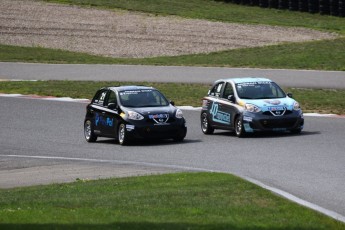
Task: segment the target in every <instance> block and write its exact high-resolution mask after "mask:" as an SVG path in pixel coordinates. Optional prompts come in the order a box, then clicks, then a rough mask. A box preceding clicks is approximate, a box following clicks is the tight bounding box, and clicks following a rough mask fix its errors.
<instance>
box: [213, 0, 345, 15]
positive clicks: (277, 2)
mask: <svg viewBox="0 0 345 230" xmlns="http://www.w3.org/2000/svg"><path fill="white" fill-rule="evenodd" d="M216 1H223V2H228V3H229V2H230V3H235V4H241V5H250V6H260V7H263V8H274V9H280V10H286V9H288V10H291V11H300V12H309V13H311V14H315V13H320V14H324V15H332V16H339V17H345V0H216Z"/></svg>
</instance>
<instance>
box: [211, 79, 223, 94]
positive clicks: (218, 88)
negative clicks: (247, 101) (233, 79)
mask: <svg viewBox="0 0 345 230" xmlns="http://www.w3.org/2000/svg"><path fill="white" fill-rule="evenodd" d="M223 85H224V82H221V83H218V84H217V85H215V86H214V87H213V88H212V89H211V90H210V93H209V95H211V96H215V97H219V96H220V93H221V91H222V87H223Z"/></svg>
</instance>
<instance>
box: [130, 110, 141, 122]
mask: <svg viewBox="0 0 345 230" xmlns="http://www.w3.org/2000/svg"><path fill="white" fill-rule="evenodd" d="M127 114H128V119H131V120H142V119H144V117H143V116H142V115H141V114H139V113H137V112H134V111H128V112H127Z"/></svg>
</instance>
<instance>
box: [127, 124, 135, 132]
mask: <svg viewBox="0 0 345 230" xmlns="http://www.w3.org/2000/svg"><path fill="white" fill-rule="evenodd" d="M134 128H135V126H134V125H128V124H127V125H126V129H127V131H132V130H133V129H134Z"/></svg>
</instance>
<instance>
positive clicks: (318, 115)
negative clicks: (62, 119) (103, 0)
mask: <svg viewBox="0 0 345 230" xmlns="http://www.w3.org/2000/svg"><path fill="white" fill-rule="evenodd" d="M0 97H15V98H23V99H37V100H48V101H62V102H78V103H90V100H89V99H76V98H70V97H54V96H39V95H22V94H5V93H0ZM178 108H180V109H182V110H191V111H200V110H201V107H193V106H178ZM304 116H306V117H333V118H345V115H338V114H320V113H304Z"/></svg>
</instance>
